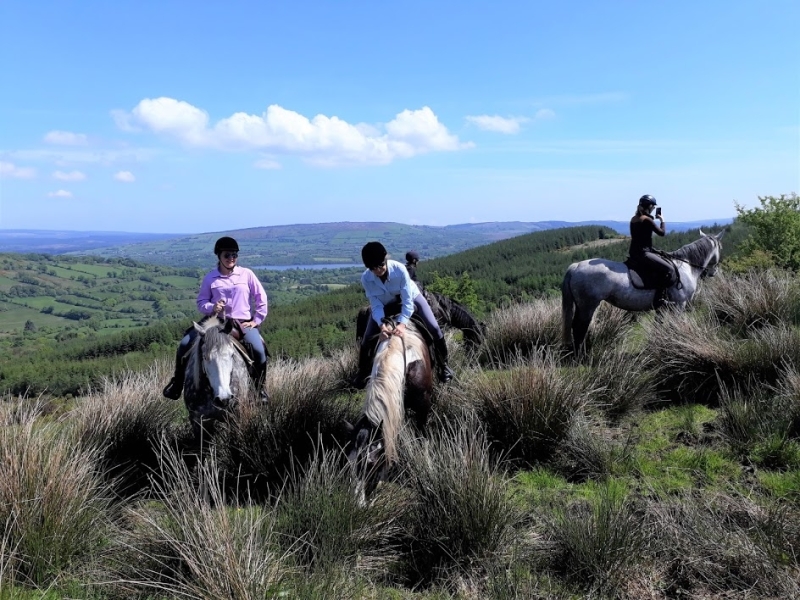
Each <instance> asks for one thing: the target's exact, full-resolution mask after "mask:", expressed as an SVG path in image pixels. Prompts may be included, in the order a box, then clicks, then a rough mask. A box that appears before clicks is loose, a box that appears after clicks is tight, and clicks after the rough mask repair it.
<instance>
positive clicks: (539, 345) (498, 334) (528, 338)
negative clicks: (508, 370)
mask: <svg viewBox="0 0 800 600" xmlns="http://www.w3.org/2000/svg"><path fill="white" fill-rule="evenodd" d="M560 344H561V303H560V301H557V300H556V299H555V298H546V299H537V300H534V301H532V302H527V303H525V304H514V305H512V306H509V307H508V308H502V309H498V310H495V311H494V312H493V313H492V314H491V316H490V317H489V320H488V322H487V323H486V335H485V338H484V341H483V344H482V345H481V347H480V355H479V358H480V361H481V363H482V364H494V365H505V364H511V363H514V362H515V361H516V360H518V359H519V358H520V357H527V356H530V355H532V354H533V353H535V352H536V351H537V350H541V349H544V348H551V349H555V348H559V346H560Z"/></svg>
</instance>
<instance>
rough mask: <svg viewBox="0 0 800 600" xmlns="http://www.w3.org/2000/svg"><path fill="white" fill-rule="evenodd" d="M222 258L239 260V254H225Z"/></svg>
mask: <svg viewBox="0 0 800 600" xmlns="http://www.w3.org/2000/svg"><path fill="white" fill-rule="evenodd" d="M222 258H239V253H238V252H223V253H222Z"/></svg>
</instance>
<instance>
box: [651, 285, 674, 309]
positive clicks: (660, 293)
mask: <svg viewBox="0 0 800 600" xmlns="http://www.w3.org/2000/svg"><path fill="white" fill-rule="evenodd" d="M668 291H669V288H666V287H663V288H658V289H656V293H655V296H654V297H653V309H655V310H657V311H660V310H663V309H665V308H670V307H671V306H674V305H675V303H674V302H672V301H670V299H669V294H668Z"/></svg>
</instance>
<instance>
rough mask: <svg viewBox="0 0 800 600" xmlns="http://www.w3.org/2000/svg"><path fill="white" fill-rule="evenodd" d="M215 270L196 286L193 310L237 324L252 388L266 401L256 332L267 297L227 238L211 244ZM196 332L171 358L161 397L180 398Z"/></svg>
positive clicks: (263, 359)
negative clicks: (249, 357) (249, 360)
mask: <svg viewBox="0 0 800 600" xmlns="http://www.w3.org/2000/svg"><path fill="white" fill-rule="evenodd" d="M214 254H216V255H217V260H218V262H217V268H216V269H214V270H213V271H210V272H209V273H208V274H207V275H206V276H205V277H204V278H203V283H201V284H200V292H199V293H198V294H197V309H198V310H199V311H200V312H201V313H203V314H204V315H217V316H222V317H228V318H231V319H234V320H236V321H238V323H239V325H240V326H241V329H242V331H243V332H244V340H242V341H243V342H244V343H245V344H246V345H247V346H248V347H249V348H250V349H251V350H252V352H253V358H254V359H255V364H254V371H255V372H254V375H255V377H254V384H255V386H256V389H257V390H258V391H259V393H260V395H261V397H262V399H266V397H267V394H266V391H265V390H264V378H265V376H266V373H267V350H266V348H265V347H264V341H263V340H262V339H261V333H260V332H259V330H258V328H259V326H260V325H261V323H262V322H263V321H264V319H265V318H266V316H267V293H266V292H265V291H264V287H263V286H262V285H261V282H260V281H259V280H258V277H256V276H255V273H253V272H252V271H251V270H250V269H246V268H245V267H240V266H239V265H237V264H236V261H237V259H238V258H239V244H238V243H237V242H236V240H235V239H233V238H231V237H227V236H225V237H221V238H219V239H218V240H217V243H216V244H214ZM196 335H197V332H196V331H195V330H194V328H192V329H190V330H189V332H188V333H187V334H186V335H185V336H184V337H183V339H182V340H181V343H180V344H179V345H178V352H177V355H176V357H175V375H173V377H172V379H171V380H170V382H169V383H168V384H167V387H165V388H164V396H166V397H167V398H171V399H173V400H177V399H178V398H180V397H181V392H182V391H183V381H184V365H183V358H184V356H186V351H187V350H188V349H189V346H190V345H191V343H192V341H193V340H194V337H195V336H196Z"/></svg>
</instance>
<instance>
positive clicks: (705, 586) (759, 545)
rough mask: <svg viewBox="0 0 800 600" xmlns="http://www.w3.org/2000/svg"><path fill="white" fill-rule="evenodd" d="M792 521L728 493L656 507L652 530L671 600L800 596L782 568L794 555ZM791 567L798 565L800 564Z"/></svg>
mask: <svg viewBox="0 0 800 600" xmlns="http://www.w3.org/2000/svg"><path fill="white" fill-rule="evenodd" d="M787 516H789V513H786V512H784V511H773V510H765V509H763V508H762V507H760V506H758V505H757V504H755V503H754V502H752V501H751V500H749V499H747V498H745V497H743V496H731V495H726V494H715V495H711V496H708V495H707V496H701V497H697V496H696V495H692V496H684V497H680V498H675V499H669V500H667V499H665V500H662V501H660V502H658V503H654V504H653V505H652V506H651V509H650V512H649V518H648V527H647V529H648V535H649V536H650V538H651V539H652V540H653V545H654V554H655V556H656V559H657V560H658V561H659V562H661V563H664V564H666V565H668V569H667V570H666V572H665V573H664V578H665V580H664V581H663V582H662V587H663V588H664V591H665V592H666V594H667V595H668V596H670V597H678V596H687V597H689V596H691V597H717V596H718V595H730V594H731V593H733V592H740V593H741V594H742V595H743V597H755V598H796V597H798V594H800V587H799V586H798V583H797V581H796V579H795V577H794V576H793V574H792V571H791V570H789V569H785V568H784V566H783V563H785V562H786V559H787V557H789V556H793V555H794V554H795V551H794V549H793V548H792V546H791V545H789V544H791V543H792V542H796V541H797V538H796V526H792V525H790V524H789V523H788V522H787V520H786V517H787ZM792 529H794V533H792ZM787 534H788V535H787ZM791 562H792V563H794V564H796V559H792V560H791Z"/></svg>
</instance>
